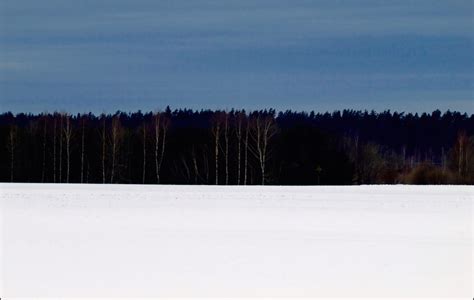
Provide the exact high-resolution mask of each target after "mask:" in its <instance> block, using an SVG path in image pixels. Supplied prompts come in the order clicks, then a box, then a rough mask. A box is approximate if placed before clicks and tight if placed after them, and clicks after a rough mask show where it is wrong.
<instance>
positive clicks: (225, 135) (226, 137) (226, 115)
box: [224, 113, 229, 185]
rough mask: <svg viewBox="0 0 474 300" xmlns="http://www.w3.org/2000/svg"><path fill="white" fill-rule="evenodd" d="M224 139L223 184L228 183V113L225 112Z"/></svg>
mask: <svg viewBox="0 0 474 300" xmlns="http://www.w3.org/2000/svg"><path fill="white" fill-rule="evenodd" d="M224 140H225V185H228V184H229V114H228V113H225V123H224Z"/></svg>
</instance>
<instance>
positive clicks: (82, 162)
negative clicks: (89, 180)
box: [81, 117, 85, 183]
mask: <svg viewBox="0 0 474 300" xmlns="http://www.w3.org/2000/svg"><path fill="white" fill-rule="evenodd" d="M84 122H85V120H84V117H82V137H81V183H84Z"/></svg>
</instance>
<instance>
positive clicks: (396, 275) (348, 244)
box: [0, 184, 474, 297]
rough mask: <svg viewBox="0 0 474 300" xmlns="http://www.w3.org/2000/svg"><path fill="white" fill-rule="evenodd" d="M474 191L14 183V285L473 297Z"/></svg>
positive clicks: (5, 264)
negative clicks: (473, 242)
mask: <svg viewBox="0 0 474 300" xmlns="http://www.w3.org/2000/svg"><path fill="white" fill-rule="evenodd" d="M473 195H474V187H460V186H457V187H454V186H450V187H448V186H423V187H422V186H362V187H221V186H219V187H209V186H132V185H48V184H45V185H39V184H0V199H1V215H0V217H1V223H0V224H1V226H2V230H1V231H0V232H1V233H2V240H1V241H2V244H1V247H0V251H1V252H0V255H1V264H2V265H1V267H2V269H1V270H2V273H1V274H0V276H1V278H0V279H1V281H0V283H1V284H2V285H3V287H2V288H3V291H0V292H1V293H0V295H4V296H6V297H8V296H27V297H28V296H41V297H66V296H77V297H86V296H95V297H102V296H111V297H130V296H134V297H147V296H204V297H212V296H240V297H246V296H252V297H258V296H344V297H355V296H364V297H369V296H384V297H392V296H393V297H404V296H411V297H418V296H427V297H444V296H449V297H454V296H465V297H472V291H471V288H472V286H473V285H474V284H473V244H472V241H473V227H472V226H473V222H472V220H473V215H474V212H473Z"/></svg>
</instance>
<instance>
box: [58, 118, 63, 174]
mask: <svg viewBox="0 0 474 300" xmlns="http://www.w3.org/2000/svg"><path fill="white" fill-rule="evenodd" d="M63 130H64V126H63V113H60V114H59V183H61V182H63Z"/></svg>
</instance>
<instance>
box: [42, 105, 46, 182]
mask: <svg viewBox="0 0 474 300" xmlns="http://www.w3.org/2000/svg"><path fill="white" fill-rule="evenodd" d="M42 119H43V158H42V166H41V182H44V176H45V171H46V125H47V120H48V119H47V115H46V114H43V118H42Z"/></svg>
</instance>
